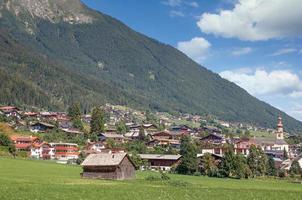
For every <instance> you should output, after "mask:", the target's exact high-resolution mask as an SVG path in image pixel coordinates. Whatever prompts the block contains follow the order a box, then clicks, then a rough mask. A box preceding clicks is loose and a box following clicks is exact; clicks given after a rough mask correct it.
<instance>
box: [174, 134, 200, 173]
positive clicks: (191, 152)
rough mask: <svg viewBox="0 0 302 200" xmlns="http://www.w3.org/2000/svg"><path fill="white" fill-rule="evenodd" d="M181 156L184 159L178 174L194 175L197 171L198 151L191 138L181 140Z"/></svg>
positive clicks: (178, 168) (177, 170)
mask: <svg viewBox="0 0 302 200" xmlns="http://www.w3.org/2000/svg"><path fill="white" fill-rule="evenodd" d="M180 154H181V155H182V159H181V162H180V164H179V165H178V167H177V168H176V172H177V173H179V174H193V173H194V172H196V170H197V166H198V162H197V149H196V145H195V144H194V143H193V142H192V141H191V138H190V137H189V136H184V137H182V138H181V144H180Z"/></svg>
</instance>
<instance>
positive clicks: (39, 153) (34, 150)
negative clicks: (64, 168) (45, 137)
mask: <svg viewBox="0 0 302 200" xmlns="http://www.w3.org/2000/svg"><path fill="white" fill-rule="evenodd" d="M30 157H32V158H36V159H43V160H50V159H54V148H53V147H52V146H51V145H50V144H48V143H46V142H42V143H34V144H32V145H31V148H30Z"/></svg>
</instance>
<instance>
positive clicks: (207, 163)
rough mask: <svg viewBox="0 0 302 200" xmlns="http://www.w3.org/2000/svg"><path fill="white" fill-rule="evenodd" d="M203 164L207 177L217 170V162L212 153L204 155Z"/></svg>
mask: <svg viewBox="0 0 302 200" xmlns="http://www.w3.org/2000/svg"><path fill="white" fill-rule="evenodd" d="M202 163H203V167H202V171H203V173H204V174H205V175H210V174H211V173H212V172H213V171H215V170H216V169H217V166H216V165H215V160H214V158H213V157H212V155H211V154H210V153H206V154H204V156H203V158H202Z"/></svg>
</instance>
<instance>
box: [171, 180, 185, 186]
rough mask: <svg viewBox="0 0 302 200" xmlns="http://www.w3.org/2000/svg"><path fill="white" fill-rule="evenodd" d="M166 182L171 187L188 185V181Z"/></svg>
mask: <svg viewBox="0 0 302 200" xmlns="http://www.w3.org/2000/svg"><path fill="white" fill-rule="evenodd" d="M168 184H169V185H171V186H173V187H188V186H189V185H190V183H188V182H186V181H181V180H171V181H168Z"/></svg>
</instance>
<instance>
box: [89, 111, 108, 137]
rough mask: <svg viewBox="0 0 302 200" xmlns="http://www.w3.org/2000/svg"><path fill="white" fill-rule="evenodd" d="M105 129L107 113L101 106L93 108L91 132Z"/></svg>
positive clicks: (96, 132) (99, 131)
mask: <svg viewBox="0 0 302 200" xmlns="http://www.w3.org/2000/svg"><path fill="white" fill-rule="evenodd" d="M104 131H105V115H104V112H103V110H102V109H101V108H100V107H96V108H94V109H93V110H92V115H91V121H90V133H94V134H98V133H102V132H104Z"/></svg>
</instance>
